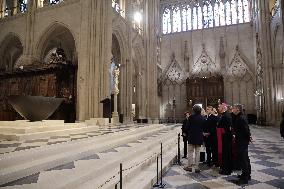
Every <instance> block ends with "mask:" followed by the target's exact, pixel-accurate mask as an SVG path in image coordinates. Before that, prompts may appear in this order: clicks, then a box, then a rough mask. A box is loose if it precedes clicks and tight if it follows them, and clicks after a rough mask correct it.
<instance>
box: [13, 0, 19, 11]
mask: <svg viewBox="0 0 284 189" xmlns="http://www.w3.org/2000/svg"><path fill="white" fill-rule="evenodd" d="M17 13H18V0H13V7H12V15H16V14H17Z"/></svg>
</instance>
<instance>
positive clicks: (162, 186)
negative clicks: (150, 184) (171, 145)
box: [159, 143, 166, 188]
mask: <svg viewBox="0 0 284 189" xmlns="http://www.w3.org/2000/svg"><path fill="white" fill-rule="evenodd" d="M165 186H166V184H163V143H161V183H160V186H159V188H164V187H165Z"/></svg>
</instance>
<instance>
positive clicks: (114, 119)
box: [111, 112, 119, 124]
mask: <svg viewBox="0 0 284 189" xmlns="http://www.w3.org/2000/svg"><path fill="white" fill-rule="evenodd" d="M111 124H119V117H118V112H112V118H111Z"/></svg>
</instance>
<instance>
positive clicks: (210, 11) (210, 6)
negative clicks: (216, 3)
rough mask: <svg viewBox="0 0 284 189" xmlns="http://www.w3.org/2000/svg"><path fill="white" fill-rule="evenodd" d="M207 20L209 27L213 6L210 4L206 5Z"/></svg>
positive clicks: (211, 22) (212, 19) (211, 21)
mask: <svg viewBox="0 0 284 189" xmlns="http://www.w3.org/2000/svg"><path fill="white" fill-rule="evenodd" d="M207 20H208V26H209V27H210V28H211V27H213V25H214V24H213V21H214V18H213V7H212V5H211V4H209V5H208V12H207Z"/></svg>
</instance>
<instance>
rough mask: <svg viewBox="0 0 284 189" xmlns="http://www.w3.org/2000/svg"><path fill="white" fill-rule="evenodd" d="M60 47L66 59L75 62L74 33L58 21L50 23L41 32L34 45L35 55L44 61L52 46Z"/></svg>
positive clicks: (75, 44) (75, 45) (75, 43)
mask: <svg viewBox="0 0 284 189" xmlns="http://www.w3.org/2000/svg"><path fill="white" fill-rule="evenodd" d="M58 47H61V48H62V49H63V50H64V52H65V54H66V57H67V60H68V61H71V62H72V63H73V64H76V63H77V51H76V47H77V42H76V39H75V35H74V33H73V32H72V30H71V29H70V27H68V26H67V25H65V24H63V23H59V22H54V23H52V24H50V25H49V26H48V27H47V28H46V29H45V30H44V32H43V33H42V35H41V37H40V38H39V40H38V42H37V43H36V46H35V56H36V58H37V59H38V60H40V61H41V62H44V58H45V56H46V55H47V54H48V53H49V52H50V51H51V50H52V49H54V48H58Z"/></svg>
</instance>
